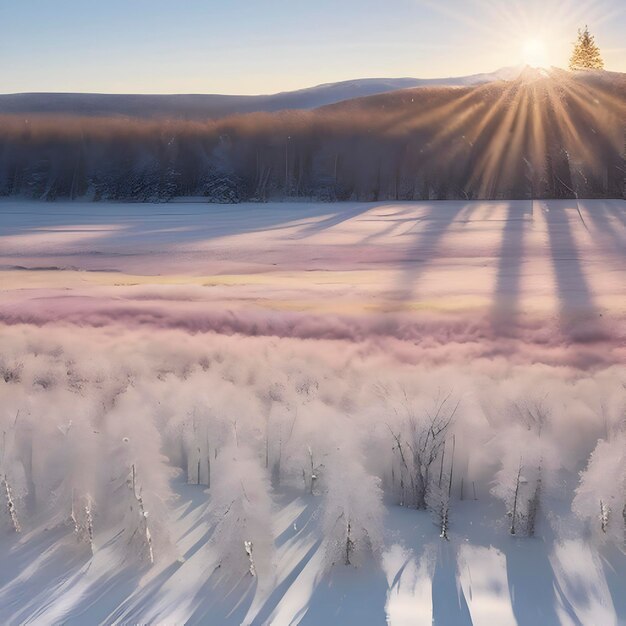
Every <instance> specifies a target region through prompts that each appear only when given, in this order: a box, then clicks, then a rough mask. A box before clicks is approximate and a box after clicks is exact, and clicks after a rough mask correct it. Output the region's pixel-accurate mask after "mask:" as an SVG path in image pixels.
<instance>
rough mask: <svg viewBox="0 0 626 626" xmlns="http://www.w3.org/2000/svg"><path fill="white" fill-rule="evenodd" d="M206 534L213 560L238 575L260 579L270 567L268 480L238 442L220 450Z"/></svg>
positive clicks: (270, 509) (251, 456) (270, 527)
mask: <svg viewBox="0 0 626 626" xmlns="http://www.w3.org/2000/svg"><path fill="white" fill-rule="evenodd" d="M209 515H210V518H211V520H212V521H213V523H214V525H215V530H214V532H213V535H212V537H211V540H210V544H211V546H212V548H213V549H214V550H215V553H216V554H217V565H218V566H219V567H223V568H224V570H225V571H226V573H227V575H233V576H236V577H237V578H239V577H240V576H243V575H244V574H245V573H246V572H248V573H249V574H250V575H252V576H258V577H259V578H260V579H264V580H266V579H267V578H268V577H270V576H271V574H272V571H273V565H274V564H273V550H274V541H273V535H272V500H271V498H270V495H269V480H268V478H267V475H266V473H265V472H264V470H263V468H262V467H261V464H260V463H259V461H258V459H257V458H255V455H254V453H253V452H252V451H251V450H250V449H249V448H248V447H247V446H245V445H244V444H241V445H237V444H231V445H229V446H228V447H226V448H224V449H223V450H221V451H220V454H219V455H218V457H217V460H216V464H215V473H214V479H213V481H212V486H211V491H210V499H209Z"/></svg>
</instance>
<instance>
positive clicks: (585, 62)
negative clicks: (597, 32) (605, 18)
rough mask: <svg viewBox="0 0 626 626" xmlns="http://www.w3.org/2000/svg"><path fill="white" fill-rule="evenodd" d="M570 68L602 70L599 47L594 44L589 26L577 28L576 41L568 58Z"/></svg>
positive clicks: (602, 63) (602, 62)
mask: <svg viewBox="0 0 626 626" xmlns="http://www.w3.org/2000/svg"><path fill="white" fill-rule="evenodd" d="M569 68H570V70H602V69H604V61H603V60H602V56H601V55H600V49H599V48H598V46H596V43H595V40H594V37H593V35H591V34H590V33H589V28H588V27H587V26H585V30H582V31H581V30H580V29H578V41H577V42H576V44H575V45H574V51H573V52H572V56H571V57H570V60H569Z"/></svg>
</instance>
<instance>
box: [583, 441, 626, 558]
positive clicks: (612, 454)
mask: <svg viewBox="0 0 626 626" xmlns="http://www.w3.org/2000/svg"><path fill="white" fill-rule="evenodd" d="M572 508H573V510H574V512H575V513H576V515H577V516H578V517H580V518H581V519H583V520H585V521H587V522H588V524H589V526H590V527H591V530H592V532H593V534H594V535H595V536H596V537H597V538H598V539H600V540H601V541H604V540H608V541H612V542H614V543H615V545H617V546H619V547H621V549H622V550H624V551H626V433H624V432H620V433H617V434H616V435H615V436H614V437H612V438H611V439H610V440H609V441H606V440H602V439H601V440H599V441H598V443H597V445H596V447H595V449H594V451H593V452H592V454H591V456H590V457H589V462H588V464H587V467H586V469H585V470H584V471H583V472H581V475H580V485H579V486H578V488H577V489H576V496H575V497H574V501H573V503H572Z"/></svg>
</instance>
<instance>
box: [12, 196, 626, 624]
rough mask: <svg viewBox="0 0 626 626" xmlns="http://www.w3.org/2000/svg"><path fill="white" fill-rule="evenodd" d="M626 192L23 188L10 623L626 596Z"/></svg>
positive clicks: (461, 607) (603, 604) (563, 620)
mask: <svg viewBox="0 0 626 626" xmlns="http://www.w3.org/2000/svg"><path fill="white" fill-rule="evenodd" d="M625 253H626V202H624V201H623V200H594V201H582V200H581V201H575V200H563V201H557V200H551V201H490V202H486V201H485V202H482V201H481V202H405V203H403V202H378V203H354V204H352V203H341V204H321V203H287V202H285V203H274V204H240V205H207V204H204V203H198V202H192V201H186V202H183V201H180V202H171V203H164V204H121V203H84V204H83V203H79V202H71V203H63V202H58V203H38V202H26V201H2V202H0V290H1V294H2V296H1V298H0V433H1V434H2V440H1V441H0V504H1V510H0V622H2V623H6V624H23V623H29V624H51V623H63V624H92V623H94V624H95V623H107V624H109V623H120V624H127V623H128V624H132V623H150V624H182V623H190V624H259V625H260V624H297V623H299V624H359V625H361V624H363V625H367V624H385V623H388V624H391V625H393V626H396V625H405V624H407V625H408V624H411V625H413V624H432V623H434V624H438V625H443V626H456V625H457V624H458V625H465V624H473V625H474V626H476V625H483V624H485V625H492V624H498V625H507V624H522V625H526V624H528V625H536V624H542V625H544V624H545V625H551V624H568V625H570V624H574V625H584V626H586V625H587V624H590V625H592V624H593V625H596V624H602V625H607V626H610V625H620V624H626V595H625V593H624V590H625V589H626V367H625V365H624V364H625V363H626V254H625Z"/></svg>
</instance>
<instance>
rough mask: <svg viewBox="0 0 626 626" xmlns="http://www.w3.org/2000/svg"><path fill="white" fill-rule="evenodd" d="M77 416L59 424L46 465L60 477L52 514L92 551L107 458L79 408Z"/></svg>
mask: <svg viewBox="0 0 626 626" xmlns="http://www.w3.org/2000/svg"><path fill="white" fill-rule="evenodd" d="M75 417H76V420H70V421H69V422H68V423H67V424H64V425H59V426H58V428H57V432H56V433H55V437H54V439H55V441H51V440H49V450H50V452H51V453H50V454H49V455H48V459H47V462H46V465H47V466H48V468H49V470H48V471H49V472H52V471H54V469H57V470H58V471H59V472H60V476H61V480H60V482H59V483H58V484H56V485H55V486H54V487H53V489H52V492H51V494H50V509H51V517H52V519H54V518H55V517H57V518H58V519H59V521H60V522H62V523H66V524H69V525H70V527H71V529H72V532H73V533H74V535H75V536H76V539H77V541H78V542H80V543H84V544H86V545H87V546H88V547H89V549H90V550H91V551H92V552H93V550H94V545H93V542H94V516H95V504H96V499H97V496H98V495H99V494H100V493H102V491H101V489H100V486H99V485H98V482H99V480H98V475H99V474H100V468H101V467H103V466H104V464H105V463H106V459H104V458H102V457H101V456H100V454H99V453H100V451H101V450H100V448H99V446H98V445H97V439H98V436H99V433H98V432H97V431H95V430H94V427H93V425H92V424H91V423H90V421H89V420H88V419H86V416H85V415H84V414H83V415H81V414H80V411H79V412H77V414H76V415H75Z"/></svg>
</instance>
